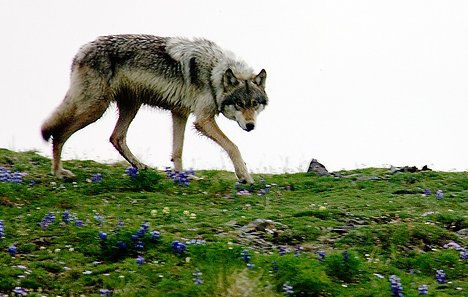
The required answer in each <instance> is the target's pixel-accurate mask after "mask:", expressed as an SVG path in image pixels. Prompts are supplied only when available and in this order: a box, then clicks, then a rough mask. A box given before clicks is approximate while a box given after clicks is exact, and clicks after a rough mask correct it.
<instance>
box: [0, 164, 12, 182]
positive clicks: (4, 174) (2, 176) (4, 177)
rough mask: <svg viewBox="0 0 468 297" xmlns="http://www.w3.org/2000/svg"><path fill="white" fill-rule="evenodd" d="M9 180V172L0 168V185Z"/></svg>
mask: <svg viewBox="0 0 468 297" xmlns="http://www.w3.org/2000/svg"><path fill="white" fill-rule="evenodd" d="M9 178H10V171H9V170H7V169H5V167H0V183H4V182H7V181H8V180H9Z"/></svg>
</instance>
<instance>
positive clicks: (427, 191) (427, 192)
mask: <svg viewBox="0 0 468 297" xmlns="http://www.w3.org/2000/svg"><path fill="white" fill-rule="evenodd" d="M431 194H432V191H431V189H424V195H426V196H430V195H431Z"/></svg>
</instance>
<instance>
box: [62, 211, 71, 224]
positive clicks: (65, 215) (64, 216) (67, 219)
mask: <svg viewBox="0 0 468 297" xmlns="http://www.w3.org/2000/svg"><path fill="white" fill-rule="evenodd" d="M62 222H64V223H65V224H68V223H70V212H69V211H68V210H65V211H64V212H63V214H62Z"/></svg>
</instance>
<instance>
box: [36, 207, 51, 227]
mask: <svg viewBox="0 0 468 297" xmlns="http://www.w3.org/2000/svg"><path fill="white" fill-rule="evenodd" d="M54 222H55V213H54V212H51V211H50V212H49V213H47V215H46V216H45V217H44V218H43V219H42V221H41V222H39V223H38V225H39V226H41V228H42V230H46V229H47V227H49V225H51V224H53V223H54Z"/></svg>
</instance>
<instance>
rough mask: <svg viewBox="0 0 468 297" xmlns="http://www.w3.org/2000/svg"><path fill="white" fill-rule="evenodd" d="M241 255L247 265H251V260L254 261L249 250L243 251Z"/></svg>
mask: <svg viewBox="0 0 468 297" xmlns="http://www.w3.org/2000/svg"><path fill="white" fill-rule="evenodd" d="M241 255H242V259H244V261H245V262H246V263H249V262H250V260H251V259H252V257H251V256H250V254H249V250H243V251H242V253H241Z"/></svg>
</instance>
